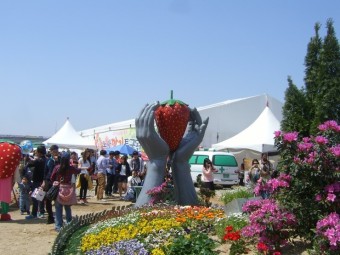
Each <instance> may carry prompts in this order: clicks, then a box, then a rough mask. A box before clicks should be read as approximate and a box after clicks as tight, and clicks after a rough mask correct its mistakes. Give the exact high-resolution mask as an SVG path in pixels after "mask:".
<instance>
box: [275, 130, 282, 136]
mask: <svg viewBox="0 0 340 255" xmlns="http://www.w3.org/2000/svg"><path fill="white" fill-rule="evenodd" d="M281 134H282V132H281V131H280V130H278V131H275V132H274V137H275V138H278V137H280V136H281Z"/></svg>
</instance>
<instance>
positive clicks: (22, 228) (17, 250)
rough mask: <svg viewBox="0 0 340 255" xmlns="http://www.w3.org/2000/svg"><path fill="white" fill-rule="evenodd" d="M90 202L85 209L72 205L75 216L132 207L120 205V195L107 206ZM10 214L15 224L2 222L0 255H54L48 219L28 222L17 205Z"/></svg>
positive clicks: (52, 230)
mask: <svg viewBox="0 0 340 255" xmlns="http://www.w3.org/2000/svg"><path fill="white" fill-rule="evenodd" d="M88 201H89V203H88V204H85V205H80V204H79V205H73V206H72V216H75V215H83V214H88V213H92V212H101V211H104V210H105V209H111V208H112V207H113V206H118V205H128V204H130V202H125V201H120V200H119V199H118V195H116V197H114V198H110V199H107V202H105V203H98V202H97V201H96V198H94V197H90V198H89V199H88ZM53 211H54V209H53ZM9 213H10V215H11V217H12V220H11V221H1V222H0V236H1V238H0V254H1V255H25V254H34V255H46V254H48V253H49V252H51V249H52V245H53V242H54V240H55V238H56V236H57V232H56V231H55V230H54V224H49V225H47V224H46V219H33V220H26V219H25V216H27V215H21V214H20V210H19V208H18V206H17V205H16V204H15V203H13V204H12V205H11V206H10V212H9Z"/></svg>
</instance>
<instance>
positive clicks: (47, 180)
mask: <svg viewBox="0 0 340 255" xmlns="http://www.w3.org/2000/svg"><path fill="white" fill-rule="evenodd" d="M50 153H51V157H50V158H49V159H48V160H47V163H46V167H45V171H44V182H43V184H42V185H41V186H42V187H43V189H44V191H46V192H47V191H48V190H49V189H50V188H51V187H52V182H51V175H52V172H53V169H54V167H55V166H56V165H58V164H59V163H60V156H59V147H58V145H56V144H54V145H52V146H51V147H50ZM44 201H45V204H46V211H47V214H48V218H47V224H53V223H54V217H53V210H52V201H51V200H49V199H47V198H44Z"/></svg>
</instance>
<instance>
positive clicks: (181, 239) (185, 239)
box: [165, 231, 218, 255]
mask: <svg viewBox="0 0 340 255" xmlns="http://www.w3.org/2000/svg"><path fill="white" fill-rule="evenodd" d="M216 246H217V245H216V243H215V242H214V241H213V240H212V239H210V238H209V237H208V235H207V234H204V233H199V232H194V231H193V232H191V233H190V235H187V236H183V235H180V236H178V237H177V238H175V239H174V240H173V243H172V244H171V245H170V246H168V247H167V248H166V252H165V253H166V254H168V255H197V254H205V255H217V254H218V253H217V252H215V251H213V249H214V248H215V247H216Z"/></svg>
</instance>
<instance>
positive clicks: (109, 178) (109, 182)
mask: <svg viewBox="0 0 340 255" xmlns="http://www.w3.org/2000/svg"><path fill="white" fill-rule="evenodd" d="M114 180H115V175H114V174H109V173H107V174H106V187H105V195H111V194H112V190H113V185H114Z"/></svg>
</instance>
